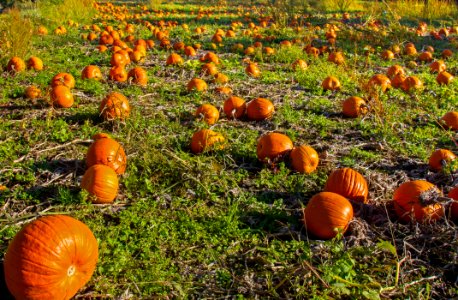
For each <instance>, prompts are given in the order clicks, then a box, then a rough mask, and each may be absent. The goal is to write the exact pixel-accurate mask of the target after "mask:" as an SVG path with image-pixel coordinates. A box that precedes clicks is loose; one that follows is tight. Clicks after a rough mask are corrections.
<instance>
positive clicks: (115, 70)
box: [108, 65, 128, 82]
mask: <svg viewBox="0 0 458 300" xmlns="http://www.w3.org/2000/svg"><path fill="white" fill-rule="evenodd" d="M127 76H128V74H127V71H126V69H125V68H124V66H123V65H121V66H114V67H112V68H111V69H110V73H109V74H108V77H109V78H110V79H111V80H114V81H117V82H125V81H127Z"/></svg>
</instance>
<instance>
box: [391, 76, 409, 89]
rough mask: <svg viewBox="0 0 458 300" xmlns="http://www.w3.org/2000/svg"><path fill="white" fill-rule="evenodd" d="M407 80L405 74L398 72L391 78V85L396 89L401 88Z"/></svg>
mask: <svg viewBox="0 0 458 300" xmlns="http://www.w3.org/2000/svg"><path fill="white" fill-rule="evenodd" d="M405 80H406V78H405V76H404V75H403V74H397V75H395V76H394V77H393V79H391V85H392V86H393V87H394V88H396V89H397V88H400V87H402V84H403V83H404V81H405Z"/></svg>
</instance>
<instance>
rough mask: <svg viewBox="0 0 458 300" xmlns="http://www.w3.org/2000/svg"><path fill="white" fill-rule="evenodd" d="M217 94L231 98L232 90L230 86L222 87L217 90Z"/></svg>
mask: <svg viewBox="0 0 458 300" xmlns="http://www.w3.org/2000/svg"><path fill="white" fill-rule="evenodd" d="M215 93H216V94H220V95H226V96H230V95H231V94H232V89H231V88H230V87H228V86H220V87H216V88H215Z"/></svg>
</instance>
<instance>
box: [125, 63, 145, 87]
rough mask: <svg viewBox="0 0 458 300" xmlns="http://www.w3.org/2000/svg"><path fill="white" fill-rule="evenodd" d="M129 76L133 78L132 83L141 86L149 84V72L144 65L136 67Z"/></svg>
mask: <svg viewBox="0 0 458 300" xmlns="http://www.w3.org/2000/svg"><path fill="white" fill-rule="evenodd" d="M127 78H128V79H131V81H132V83H134V84H138V85H140V86H146V85H147V84H148V74H147V73H146V71H145V69H143V68H142V67H135V68H133V69H131V70H130V71H129V73H127Z"/></svg>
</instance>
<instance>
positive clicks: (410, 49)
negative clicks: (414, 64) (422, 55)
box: [404, 44, 417, 56]
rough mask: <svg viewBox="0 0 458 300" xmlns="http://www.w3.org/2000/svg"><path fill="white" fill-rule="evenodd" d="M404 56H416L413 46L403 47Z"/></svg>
mask: <svg viewBox="0 0 458 300" xmlns="http://www.w3.org/2000/svg"><path fill="white" fill-rule="evenodd" d="M404 54H405V55H408V56H413V55H415V54H417V49H416V48H415V46H414V45H413V44H408V45H406V47H404Z"/></svg>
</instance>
